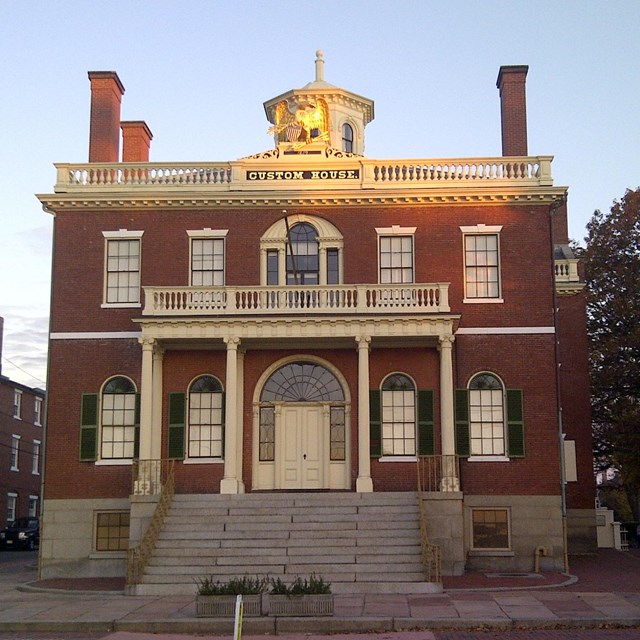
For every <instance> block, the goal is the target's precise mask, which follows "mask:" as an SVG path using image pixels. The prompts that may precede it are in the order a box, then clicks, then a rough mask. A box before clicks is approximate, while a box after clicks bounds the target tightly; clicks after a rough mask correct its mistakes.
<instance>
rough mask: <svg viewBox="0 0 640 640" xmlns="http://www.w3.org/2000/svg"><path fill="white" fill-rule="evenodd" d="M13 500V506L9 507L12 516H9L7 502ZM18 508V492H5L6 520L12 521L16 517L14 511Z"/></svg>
mask: <svg viewBox="0 0 640 640" xmlns="http://www.w3.org/2000/svg"><path fill="white" fill-rule="evenodd" d="M11 502H13V507H12V509H11V511H12V513H13V518H10V517H9V504H10V503H11ZM17 509H18V494H17V493H16V492H15V491H8V492H7V522H13V521H14V520H15V519H16V511H17Z"/></svg>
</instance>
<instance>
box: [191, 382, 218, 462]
mask: <svg viewBox="0 0 640 640" xmlns="http://www.w3.org/2000/svg"><path fill="white" fill-rule="evenodd" d="M223 413H224V394H223V392H222V385H221V384H220V382H219V381H218V380H217V379H216V378H214V377H213V376H200V377H199V378H197V379H196V380H194V382H193V383H192V385H191V387H190V388H189V448H188V457H189V458H222V451H223V436H224V430H223Z"/></svg>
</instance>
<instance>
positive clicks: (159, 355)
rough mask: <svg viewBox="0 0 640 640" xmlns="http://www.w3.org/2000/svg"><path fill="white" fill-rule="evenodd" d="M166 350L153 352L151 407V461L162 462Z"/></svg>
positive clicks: (156, 348) (156, 349) (159, 348)
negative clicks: (164, 361)
mask: <svg viewBox="0 0 640 640" xmlns="http://www.w3.org/2000/svg"><path fill="white" fill-rule="evenodd" d="M163 360H164V349H163V348H162V347H160V346H158V345H156V347H155V349H154V350H153V399H152V407H151V459H152V460H162V457H163V456H162V378H163V370H162V364H163Z"/></svg>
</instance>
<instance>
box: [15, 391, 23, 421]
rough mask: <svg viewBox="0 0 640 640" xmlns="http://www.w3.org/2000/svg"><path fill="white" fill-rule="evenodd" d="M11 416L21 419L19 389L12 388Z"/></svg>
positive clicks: (20, 395)
mask: <svg viewBox="0 0 640 640" xmlns="http://www.w3.org/2000/svg"><path fill="white" fill-rule="evenodd" d="M13 417H14V418H15V419H16V420H22V391H21V390H20V389H14V390H13Z"/></svg>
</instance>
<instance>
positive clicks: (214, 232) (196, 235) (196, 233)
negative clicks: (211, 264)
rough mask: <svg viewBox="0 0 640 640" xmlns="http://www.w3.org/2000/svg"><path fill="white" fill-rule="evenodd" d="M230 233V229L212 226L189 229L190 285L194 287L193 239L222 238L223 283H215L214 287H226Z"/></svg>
mask: <svg viewBox="0 0 640 640" xmlns="http://www.w3.org/2000/svg"><path fill="white" fill-rule="evenodd" d="M228 233H229V229H211V228H210V227H205V228H204V229H187V236H189V286H190V287H193V286H194V285H193V268H192V264H193V263H192V260H193V242H192V240H208V239H211V238H213V239H215V238H220V239H222V240H223V241H224V242H223V252H224V253H223V257H224V264H223V265H222V281H223V284H221V285H213V286H214V287H218V286H221V287H224V286H225V285H226V283H227V235H228Z"/></svg>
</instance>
